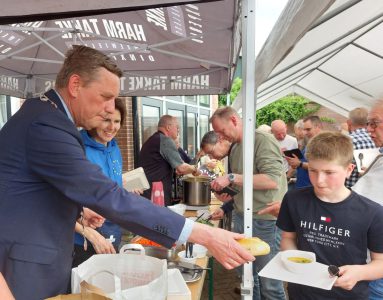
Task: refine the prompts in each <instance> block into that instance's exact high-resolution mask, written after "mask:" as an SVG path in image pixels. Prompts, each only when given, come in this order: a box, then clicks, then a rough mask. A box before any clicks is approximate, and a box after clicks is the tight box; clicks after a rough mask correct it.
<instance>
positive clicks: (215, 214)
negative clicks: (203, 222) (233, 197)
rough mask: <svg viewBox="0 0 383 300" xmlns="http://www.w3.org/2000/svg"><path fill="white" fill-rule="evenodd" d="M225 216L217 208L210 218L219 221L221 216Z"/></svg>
mask: <svg viewBox="0 0 383 300" xmlns="http://www.w3.org/2000/svg"><path fill="white" fill-rule="evenodd" d="M224 215H225V212H224V211H223V209H222V208H217V209H216V210H215V211H214V212H213V213H212V214H211V215H210V216H211V219H212V220H221V219H222V218H223V216H224Z"/></svg>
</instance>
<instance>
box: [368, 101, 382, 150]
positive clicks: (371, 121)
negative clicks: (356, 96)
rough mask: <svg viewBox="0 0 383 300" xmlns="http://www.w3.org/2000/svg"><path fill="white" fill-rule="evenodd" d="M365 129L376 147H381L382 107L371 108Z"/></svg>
mask: <svg viewBox="0 0 383 300" xmlns="http://www.w3.org/2000/svg"><path fill="white" fill-rule="evenodd" d="M367 120H368V126H367V131H368V133H369V134H370V136H371V138H372V140H373V141H374V142H375V145H376V146H377V147H383V109H382V108H381V109H379V108H373V109H372V110H371V111H370V113H369V114H368V118H367Z"/></svg>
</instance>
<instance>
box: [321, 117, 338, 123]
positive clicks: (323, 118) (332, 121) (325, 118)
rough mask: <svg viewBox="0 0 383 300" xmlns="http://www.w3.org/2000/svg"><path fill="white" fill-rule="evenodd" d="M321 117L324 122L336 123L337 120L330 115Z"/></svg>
mask: <svg viewBox="0 0 383 300" xmlns="http://www.w3.org/2000/svg"><path fill="white" fill-rule="evenodd" d="M320 119H321V121H322V122H324V123H330V124H334V123H335V122H336V121H335V119H333V118H329V117H320Z"/></svg>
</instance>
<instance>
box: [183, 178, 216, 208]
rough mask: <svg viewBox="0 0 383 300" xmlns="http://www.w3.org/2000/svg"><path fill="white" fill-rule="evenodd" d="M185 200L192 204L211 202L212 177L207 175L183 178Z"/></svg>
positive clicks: (199, 204) (198, 204)
mask: <svg viewBox="0 0 383 300" xmlns="http://www.w3.org/2000/svg"><path fill="white" fill-rule="evenodd" d="M183 195H184V202H185V204H187V205H191V206H206V205H209V204H210V200H211V190H210V179H209V178H206V177H189V178H185V179H184V180H183Z"/></svg>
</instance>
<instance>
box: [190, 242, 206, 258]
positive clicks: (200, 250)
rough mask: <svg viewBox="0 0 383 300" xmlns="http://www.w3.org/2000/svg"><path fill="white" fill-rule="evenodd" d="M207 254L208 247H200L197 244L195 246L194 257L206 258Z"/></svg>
mask: <svg viewBox="0 0 383 300" xmlns="http://www.w3.org/2000/svg"><path fill="white" fill-rule="evenodd" d="M206 254H207V248H206V247H204V246H202V245H199V244H195V245H194V246H193V255H194V256H196V257H197V258H202V257H205V256H206Z"/></svg>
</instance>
